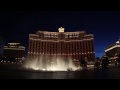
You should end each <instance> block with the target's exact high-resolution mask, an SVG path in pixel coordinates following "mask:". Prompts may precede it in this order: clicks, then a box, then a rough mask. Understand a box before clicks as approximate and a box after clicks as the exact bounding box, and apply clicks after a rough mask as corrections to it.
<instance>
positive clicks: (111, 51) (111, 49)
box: [105, 39, 120, 62]
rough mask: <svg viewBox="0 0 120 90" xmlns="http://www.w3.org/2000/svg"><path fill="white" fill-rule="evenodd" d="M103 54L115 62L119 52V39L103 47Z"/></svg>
mask: <svg viewBox="0 0 120 90" xmlns="http://www.w3.org/2000/svg"><path fill="white" fill-rule="evenodd" d="M105 54H106V56H108V57H109V59H110V60H111V61H112V62H115V61H116V60H117V58H118V55H119V54H120V39H119V40H118V41H117V42H116V43H114V44H112V45H110V46H108V47H107V48H106V49H105Z"/></svg>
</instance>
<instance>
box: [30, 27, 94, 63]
mask: <svg viewBox="0 0 120 90" xmlns="http://www.w3.org/2000/svg"><path fill="white" fill-rule="evenodd" d="M42 55H47V57H49V59H50V57H52V56H54V57H58V56H60V57H65V58H69V57H70V58H72V60H81V59H84V58H85V57H87V59H88V60H89V61H90V60H94V58H95V52H94V38H93V34H86V32H85V31H76V32H64V28H62V27H60V28H59V29H58V32H48V31H37V33H36V34H29V48H28V57H29V58H34V57H36V56H42Z"/></svg>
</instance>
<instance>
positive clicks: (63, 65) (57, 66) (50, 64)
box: [24, 56, 80, 71]
mask: <svg viewBox="0 0 120 90" xmlns="http://www.w3.org/2000/svg"><path fill="white" fill-rule="evenodd" d="M24 67H25V68H27V69H33V70H40V71H68V70H70V71H76V70H79V69H80V67H76V66H75V64H74V63H73V61H72V59H71V58H68V59H65V58H63V57H54V56H53V57H51V58H48V57H47V56H40V57H36V58H33V59H28V60H26V63H25V65H24Z"/></svg>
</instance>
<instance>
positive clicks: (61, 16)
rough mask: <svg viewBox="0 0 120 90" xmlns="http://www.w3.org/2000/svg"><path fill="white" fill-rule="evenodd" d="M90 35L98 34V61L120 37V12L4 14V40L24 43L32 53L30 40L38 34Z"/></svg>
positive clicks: (0, 23)
mask: <svg viewBox="0 0 120 90" xmlns="http://www.w3.org/2000/svg"><path fill="white" fill-rule="evenodd" d="M61 26H62V27H64V28H65V32H70V31H71V32H72V31H73V32H74V31H81V30H84V31H86V33H87V34H94V45H95V52H96V57H101V56H102V55H103V54H104V50H105V48H106V47H107V46H109V45H110V44H113V43H115V42H116V41H117V40H118V39H119V37H120V11H1V12H0V36H3V37H4V38H5V40H6V43H8V42H20V43H21V44H22V45H24V46H25V47H26V52H27V50H28V39H29V38H28V36H29V34H30V33H36V32H37V30H45V31H55V32H58V28H59V27H61Z"/></svg>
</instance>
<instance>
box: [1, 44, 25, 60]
mask: <svg viewBox="0 0 120 90" xmlns="http://www.w3.org/2000/svg"><path fill="white" fill-rule="evenodd" d="M24 55H25V47H24V46H22V45H21V44H20V43H8V44H7V45H6V46H4V51H3V57H4V58H9V59H10V58H15V61H18V62H19V61H21V60H23V59H24Z"/></svg>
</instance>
